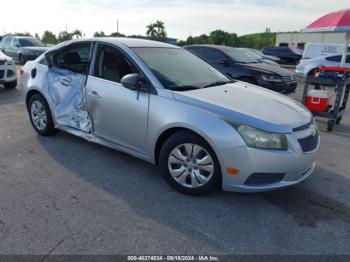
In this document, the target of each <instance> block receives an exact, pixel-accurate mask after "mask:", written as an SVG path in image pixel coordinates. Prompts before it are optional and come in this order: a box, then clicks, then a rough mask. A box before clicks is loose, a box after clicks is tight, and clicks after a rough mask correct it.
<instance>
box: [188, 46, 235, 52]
mask: <svg viewBox="0 0 350 262" xmlns="http://www.w3.org/2000/svg"><path fill="white" fill-rule="evenodd" d="M190 47H209V48H215V49H219V50H223V51H224V50H227V49H239V48H238V47H232V46H225V45H188V46H185V47H184V48H190Z"/></svg>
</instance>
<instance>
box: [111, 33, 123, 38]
mask: <svg viewBox="0 0 350 262" xmlns="http://www.w3.org/2000/svg"><path fill="white" fill-rule="evenodd" d="M109 36H110V37H125V35H124V34H121V33H119V32H114V33H112V34H110V35H109Z"/></svg>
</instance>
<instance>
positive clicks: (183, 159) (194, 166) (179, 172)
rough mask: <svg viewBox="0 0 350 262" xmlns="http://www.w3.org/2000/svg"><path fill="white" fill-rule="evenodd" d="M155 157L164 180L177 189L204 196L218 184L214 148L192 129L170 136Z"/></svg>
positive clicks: (217, 165) (218, 175) (218, 173)
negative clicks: (157, 158) (157, 157)
mask: <svg viewBox="0 0 350 262" xmlns="http://www.w3.org/2000/svg"><path fill="white" fill-rule="evenodd" d="M159 160H160V161H159V166H160V169H161V172H162V174H163V175H164V177H165V179H166V181H167V182H168V184H169V185H170V186H171V187H173V188H174V189H176V190H177V191H179V192H182V193H185V194H189V195H205V194H209V193H211V192H212V191H214V190H215V189H217V188H218V187H219V185H220V181H221V170H220V165H219V161H218V160H217V157H216V155H215V153H214V151H213V150H212V148H211V147H210V145H209V144H208V143H207V142H206V141H205V140H204V139H202V138H201V137H200V136H198V135H196V134H194V133H192V132H188V131H181V132H178V133H176V134H174V135H173V136H171V137H170V138H169V139H168V140H167V141H166V142H165V144H164V145H163V147H162V149H161V151H160V158H159Z"/></svg>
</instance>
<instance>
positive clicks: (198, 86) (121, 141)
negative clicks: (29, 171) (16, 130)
mask: <svg viewBox="0 0 350 262" xmlns="http://www.w3.org/2000/svg"><path fill="white" fill-rule="evenodd" d="M85 54H88V57H86V56H85ZM47 65H49V66H47ZM21 81H22V86H24V88H25V92H26V95H25V96H26V104H27V109H28V113H29V117H30V120H31V123H32V125H33V128H34V129H35V130H36V132H37V133H38V134H40V135H43V136H49V135H53V134H55V132H56V129H61V130H64V131H67V132H69V133H72V134H74V135H76V136H79V137H82V138H85V139H86V140H88V141H92V142H95V143H99V144H102V145H105V146H108V147H111V148H114V149H118V150H121V151H124V152H126V153H129V154H131V155H134V156H136V157H139V158H141V159H144V160H146V161H149V162H151V163H153V164H157V165H159V166H160V170H161V173H162V174H163V176H164V177H165V179H166V181H167V182H168V183H169V184H170V185H171V186H172V187H174V188H175V189H176V190H178V191H180V192H183V193H187V194H195V195H198V194H206V193H209V192H211V191H213V190H215V189H217V188H222V189H223V190H226V191H240V192H259V191H260V192H261V191H268V190H273V189H278V188H285V187H289V186H292V185H296V184H298V183H300V182H302V181H304V180H305V179H306V178H308V177H309V176H310V175H311V174H312V173H313V172H314V170H315V166H316V162H315V160H316V153H317V151H318V148H319V132H318V128H317V126H316V124H315V122H314V119H313V116H312V114H311V113H310V111H308V110H307V109H306V108H305V107H303V106H302V105H301V104H299V103H298V102H296V101H293V100H291V99H289V98H286V97H285V96H282V95H280V94H277V93H275V92H271V91H268V90H265V89H264V88H260V87H257V86H254V85H250V84H246V83H242V82H239V81H232V80H230V79H229V78H228V77H226V76H225V75H224V74H222V73H221V72H220V71H218V70H217V69H216V68H214V67H212V66H211V65H210V64H208V63H206V62H205V61H203V60H202V59H200V58H198V57H197V56H195V55H193V54H191V53H190V52H187V51H186V50H184V49H182V48H179V47H176V46H173V45H170V44H165V43H160V42H153V41H147V40H140V39H130V38H108V39H107V38H94V39H84V40H74V41H70V42H66V43H63V44H61V45H58V46H57V47H55V48H54V49H53V50H50V51H49V52H48V53H46V54H45V55H42V56H40V57H39V58H38V59H37V60H36V61H31V62H28V63H26V65H25V66H24V74H23V77H22V79H21ZM126 116H127V117H126ZM76 164H77V165H81V164H82V163H76Z"/></svg>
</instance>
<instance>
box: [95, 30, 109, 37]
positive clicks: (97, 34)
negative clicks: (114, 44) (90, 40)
mask: <svg viewBox="0 0 350 262" xmlns="http://www.w3.org/2000/svg"><path fill="white" fill-rule="evenodd" d="M94 37H106V34H105V32H103V31H100V32H95V33H94Z"/></svg>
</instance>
